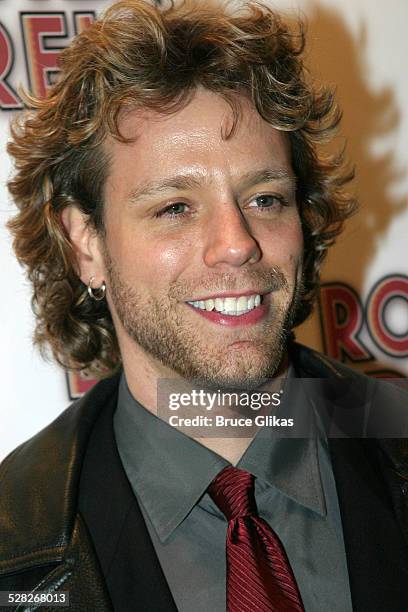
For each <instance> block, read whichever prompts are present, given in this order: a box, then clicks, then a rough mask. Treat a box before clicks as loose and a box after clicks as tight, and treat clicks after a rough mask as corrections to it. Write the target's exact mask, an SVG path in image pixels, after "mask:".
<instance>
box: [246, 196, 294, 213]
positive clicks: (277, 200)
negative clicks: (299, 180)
mask: <svg viewBox="0 0 408 612" xmlns="http://www.w3.org/2000/svg"><path fill="white" fill-rule="evenodd" d="M253 202H255V205H253V204H252V203H253ZM286 205H287V202H286V200H285V198H284V197H283V196H278V195H272V194H265V195H259V196H256V197H255V198H253V199H252V200H251V201H250V206H249V208H266V209H270V208H272V209H274V210H276V209H277V208H278V209H279V208H281V207H282V206H286Z"/></svg>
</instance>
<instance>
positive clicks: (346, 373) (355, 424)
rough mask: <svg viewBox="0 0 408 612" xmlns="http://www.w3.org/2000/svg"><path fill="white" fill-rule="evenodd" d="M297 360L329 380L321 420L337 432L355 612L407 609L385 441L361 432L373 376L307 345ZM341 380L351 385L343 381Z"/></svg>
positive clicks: (404, 555)
mask: <svg viewBox="0 0 408 612" xmlns="http://www.w3.org/2000/svg"><path fill="white" fill-rule="evenodd" d="M292 358H293V360H294V362H295V367H296V370H297V374H298V376H300V377H303V378H320V379H325V380H324V381H322V383H323V384H322V387H323V389H324V395H325V397H326V398H328V399H327V400H326V402H323V411H324V413H322V414H321V417H322V422H323V423H324V425H325V428H326V431H327V432H331V433H332V435H333V432H335V433H334V435H335V436H336V437H330V433H329V439H328V442H329V450H330V455H331V461H332V468H333V474H334V477H335V481H336V487H337V494H338V500H339V507H340V514H341V519H342V526H343V537H344V544H345V549H346V557H347V564H348V570H349V578H350V589H351V596H352V602H353V610H354V612H366V611H367V610H370V612H384V610H391V609H392V611H393V612H406V610H408V594H407V590H406V587H407V584H408V550H407V545H406V540H405V538H404V536H403V531H402V528H401V526H400V525H399V524H398V521H397V512H396V508H395V507H394V505H393V503H392V498H391V496H390V494H389V490H390V486H391V485H390V483H391V480H392V478H393V473H392V471H391V468H390V465H391V464H390V463H387V461H384V454H383V452H382V450H381V443H379V441H378V440H376V439H369V438H362V437H361V436H362V432H364V431H365V429H364V428H365V427H366V422H365V419H366V412H365V410H364V406H365V403H366V402H367V397H368V398H370V397H372V395H373V394H372V392H371V391H370V387H371V382H372V381H370V380H369V379H367V378H365V377H362V376H359V375H358V374H355V373H354V372H352V371H351V370H349V369H348V368H343V366H341V365H340V364H337V363H336V362H332V361H331V360H330V359H328V358H326V357H324V356H322V355H320V354H318V353H314V352H313V351H310V350H309V349H306V348H304V347H302V346H300V345H296V346H295V347H294V350H293V353H292ZM336 378H337V381H338V382H336ZM341 379H343V380H344V384H340V385H339V381H340V383H341ZM373 384H374V383H373ZM310 388H311V389H313V385H312V386H311V387H310ZM382 392H383V393H384V399H383V401H384V405H387V399H388V401H389V402H392V398H393V393H392V387H391V388H390V391H389V392H388V391H386V390H384V391H382ZM388 394H389V395H388ZM387 395H388V397H387ZM322 396H323V394H320V398H321V397H322ZM376 398H378V394H377V395H376Z"/></svg>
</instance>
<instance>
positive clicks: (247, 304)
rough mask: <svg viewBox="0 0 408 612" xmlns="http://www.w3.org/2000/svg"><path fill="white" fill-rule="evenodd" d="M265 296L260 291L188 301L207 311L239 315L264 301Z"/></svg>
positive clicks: (191, 304)
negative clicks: (250, 293)
mask: <svg viewBox="0 0 408 612" xmlns="http://www.w3.org/2000/svg"><path fill="white" fill-rule="evenodd" d="M263 298H264V296H263V295H261V294H259V293H254V294H252V295H241V296H239V297H238V296H237V297H233V296H227V297H217V298H209V299H206V300H197V301H192V302H187V304H190V306H193V307H194V308H196V309H198V310H204V311H206V312H217V313H219V314H221V315H226V316H230V317H231V316H232V317H239V316H241V315H244V314H247V313H248V312H251V310H254V309H255V308H257V307H258V306H259V305H260V304H262V303H263Z"/></svg>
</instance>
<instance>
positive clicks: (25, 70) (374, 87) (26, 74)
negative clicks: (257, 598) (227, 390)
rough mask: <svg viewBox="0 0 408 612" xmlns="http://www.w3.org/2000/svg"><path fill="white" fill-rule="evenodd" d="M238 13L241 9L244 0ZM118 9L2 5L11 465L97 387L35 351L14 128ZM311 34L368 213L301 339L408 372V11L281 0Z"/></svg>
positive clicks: (0, 206) (0, 283) (0, 314)
mask: <svg viewBox="0 0 408 612" xmlns="http://www.w3.org/2000/svg"><path fill="white" fill-rule="evenodd" d="M237 1H238V3H239V0H237ZM108 4H110V3H109V2H103V1H97V0H0V295H1V298H0V373H1V379H0V380H1V388H0V460H1V459H2V458H3V457H4V456H5V455H6V454H7V453H8V452H10V451H11V450H12V449H13V448H14V447H15V446H17V444H19V443H21V442H22V441H24V440H25V439H27V438H28V437H30V436H31V435H33V434H34V433H36V432H37V431H38V430H39V429H41V428H42V427H44V426H45V425H46V424H47V423H48V422H50V421H51V420H52V419H53V418H55V416H57V415H58V414H59V413H60V412H61V411H62V410H63V409H64V408H65V407H66V406H67V405H68V404H69V403H70V401H71V400H72V399H73V398H75V397H78V396H79V395H81V394H82V393H83V392H84V391H86V389H87V388H89V386H90V385H92V381H90V380H86V379H84V378H82V377H81V376H79V375H74V374H72V373H69V372H65V371H63V370H62V369H61V368H59V367H58V366H56V365H54V364H53V363H52V362H46V361H44V360H43V359H42V358H41V357H40V356H39V355H38V354H37V352H36V350H35V349H34V348H33V346H32V340H31V337H32V332H33V324H34V323H33V316H32V314H31V308H30V287H29V284H28V282H27V281H26V279H25V276H24V272H23V270H21V268H20V267H19V265H18V264H17V262H16V260H15V258H14V256H13V253H12V249H11V240H10V237H9V236H8V233H7V230H6V229H5V223H6V222H7V220H8V219H9V218H10V216H11V215H13V212H14V209H13V204H12V203H11V202H10V199H9V197H8V194H7V189H6V183H7V179H8V177H9V176H10V173H11V172H12V168H11V164H10V160H9V159H8V156H7V153H6V143H7V139H8V133H9V128H8V126H9V122H10V120H11V119H12V118H13V116H14V115H15V114H16V113H19V112H20V111H21V109H22V108H23V103H22V101H21V97H20V94H19V89H20V87H21V86H23V87H24V88H26V89H28V90H29V91H31V92H33V93H34V94H35V95H37V96H43V95H45V94H46V92H47V88H48V87H49V85H50V83H52V81H53V79H55V78H56V77H57V76H58V67H57V59H58V53H59V50H60V49H61V48H63V47H64V46H66V45H67V44H68V42H69V40H70V38H71V37H72V36H74V35H75V34H76V33H78V32H80V31H81V30H83V29H84V28H86V27H88V26H89V24H90V23H92V21H93V20H94V19H95V18H96V17H97V16H98V14H99V13H100V12H101V11H102V10H103V8H104V7H105V6H107V5H108ZM272 5H273V6H274V7H275V8H276V9H278V10H282V11H284V12H285V13H288V14H289V16H292V17H298V16H301V17H303V18H304V19H306V21H307V24H308V39H309V41H308V47H307V63H308V65H309V67H310V70H311V71H312V73H313V74H314V76H315V77H316V78H317V79H319V80H322V81H324V82H325V83H328V84H330V85H331V86H333V87H335V89H336V92H337V97H338V100H339V102H340V104H341V107H342V109H343V123H342V128H341V133H340V136H339V145H340V146H341V144H342V142H344V140H345V141H346V142H347V148H348V154H349V157H350V158H351V160H352V161H353V163H354V164H355V165H356V172H357V177H356V179H355V181H354V184H353V187H352V188H353V190H354V191H355V193H356V194H357V196H358V198H359V201H360V205H361V208H360V212H359V214H358V215H357V216H355V217H354V218H353V219H352V220H351V221H350V222H349V224H348V226H347V229H346V231H345V232H344V234H343V235H342V237H341V238H340V239H339V241H338V244H337V245H336V246H335V247H334V248H333V249H332V251H331V253H330V255H329V257H328V259H327V262H326V264H325V267H324V271H323V285H322V289H321V294H320V300H319V303H318V304H317V305H316V308H315V312H314V314H313V317H312V318H311V319H310V321H308V322H307V323H306V324H305V325H304V326H302V327H301V328H299V330H298V331H297V338H298V339H299V340H300V341H302V342H304V343H306V344H308V345H309V346H312V347H314V348H316V349H318V350H321V351H324V352H325V353H326V354H328V355H330V356H332V357H334V358H336V359H338V360H340V361H343V362H345V363H347V364H349V365H351V366H352V367H354V368H356V369H358V370H360V371H364V372H366V373H368V374H370V375H372V376H387V377H397V376H406V375H407V374H408V110H407V109H408V75H407V69H406V57H407V54H408V38H407V36H406V28H407V24H408V4H407V2H406V0H392V1H391V3H386V2H382V3H379V4H377V5H376V7H374V6H373V3H372V1H371V0H315V1H314V2H309V1H308V0H292V1H289V0H279V1H278V0H276V1H275V2H273V3H272Z"/></svg>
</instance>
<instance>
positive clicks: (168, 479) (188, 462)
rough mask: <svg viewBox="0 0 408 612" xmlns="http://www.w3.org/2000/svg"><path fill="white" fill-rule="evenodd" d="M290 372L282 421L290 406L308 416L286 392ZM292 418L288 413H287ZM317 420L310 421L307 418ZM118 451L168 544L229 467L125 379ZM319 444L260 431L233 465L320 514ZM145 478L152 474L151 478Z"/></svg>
mask: <svg viewBox="0 0 408 612" xmlns="http://www.w3.org/2000/svg"><path fill="white" fill-rule="evenodd" d="M293 377H294V374H293V371H292V369H291V368H290V370H289V374H288V380H287V381H286V385H285V393H284V401H282V404H281V406H280V407H279V412H280V414H281V415H282V414H284V412H285V410H286V411H288V410H289V407H294V406H295V407H296V410H297V411H298V412H299V411H301V413H302V414H304V413H305V412H306V411H307V412H308V414H310V413H312V412H313V411H312V410H310V411H308V405H309V406H310V403H309V402H308V401H307V398H306V397H303V396H302V392H301V386H300V385H298V384H296V385H291V384H290V379H292V378H293ZM291 413H292V412H291ZM313 418H315V417H313ZM114 431H115V437H116V443H117V446H118V451H119V454H120V457H121V460H122V463H123V466H124V469H125V472H126V474H127V477H128V479H129V481H130V484H131V486H132V489H133V491H134V493H135V495H136V496H137V498H138V500H139V502H140V503H141V505H142V507H143V510H144V511H145V513H146V514H147V516H148V517H149V519H150V521H151V522H152V525H153V527H154V529H155V530H156V533H157V535H158V537H159V538H160V540H161V541H162V542H164V541H166V540H167V539H168V538H169V537H170V535H171V534H172V533H173V531H174V530H175V529H176V528H177V527H178V525H180V524H181V523H182V522H183V520H184V519H185V518H186V516H187V515H188V514H189V513H190V512H191V510H192V509H193V507H194V506H195V505H196V504H197V502H198V501H199V500H200V498H201V497H202V496H203V494H204V493H205V491H206V489H207V488H208V486H209V484H210V483H211V481H212V480H213V479H214V478H215V476H216V475H217V474H218V473H219V472H220V471H221V470H222V469H223V468H224V467H225V466H226V465H229V463H228V461H226V460H225V459H223V458H222V457H220V456H219V455H217V454H216V453H214V452H213V451H211V450H209V449H207V448H205V447H204V446H202V445H201V444H199V443H198V442H196V441H195V440H193V439H192V438H189V437H188V436H186V435H185V434H183V433H182V432H180V431H178V430H177V429H176V428H174V427H172V426H171V425H169V424H168V423H166V422H164V421H163V420H161V419H160V418H158V417H157V416H156V415H154V414H152V413H151V412H149V411H148V410H146V409H145V408H144V407H143V406H142V405H141V404H139V402H138V401H137V400H136V399H135V398H133V396H132V395H131V393H130V391H129V389H128V386H127V383H126V379H125V376H124V375H122V379H121V382H120V386H119V397H118V407H117V410H116V412H115V415H114ZM319 444H324V440H323V439H322V438H321V436H318V437H317V438H316V437H314V436H312V437H309V438H287V437H279V438H278V437H275V436H274V435H273V433H272V430H271V428H270V427H263V428H261V429H260V430H259V431H258V433H257V435H256V436H255V437H254V439H253V440H252V442H251V444H250V446H249V447H248V449H247V450H246V452H245V453H244V455H243V456H242V458H241V460H240V461H239V463H238V464H237V467H240V468H241V469H245V470H247V471H249V472H252V473H253V474H254V476H256V477H257V478H258V479H259V480H260V481H264V482H265V483H268V484H269V485H271V486H273V487H275V488H277V489H279V490H280V491H281V492H282V493H284V494H285V495H287V496H288V497H290V498H291V499H293V500H294V501H295V502H297V503H299V504H301V505H303V506H305V507H306V508H309V509H310V510H312V511H314V512H316V513H318V514H320V515H324V514H325V513H326V507H325V501H324V492H323V487H322V484H321V478H320V468H319V459H318V445H319ZM151 475H154V477H153V478H152V477H151Z"/></svg>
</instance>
